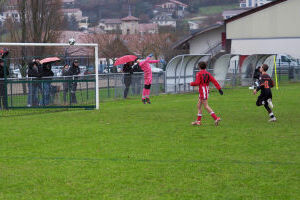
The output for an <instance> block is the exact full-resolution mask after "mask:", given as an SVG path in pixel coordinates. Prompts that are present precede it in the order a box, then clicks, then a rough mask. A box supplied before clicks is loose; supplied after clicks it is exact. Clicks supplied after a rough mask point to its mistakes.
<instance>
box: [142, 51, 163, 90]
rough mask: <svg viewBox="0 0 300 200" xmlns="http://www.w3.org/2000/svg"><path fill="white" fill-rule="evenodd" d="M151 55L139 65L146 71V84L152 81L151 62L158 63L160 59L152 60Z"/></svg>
mask: <svg viewBox="0 0 300 200" xmlns="http://www.w3.org/2000/svg"><path fill="white" fill-rule="evenodd" d="M150 58H151V57H147V58H146V60H144V61H141V62H140V63H139V66H140V67H141V69H142V70H143V71H144V84H145V85H150V84H151V83H152V69H151V66H150V63H158V62H159V60H150Z"/></svg>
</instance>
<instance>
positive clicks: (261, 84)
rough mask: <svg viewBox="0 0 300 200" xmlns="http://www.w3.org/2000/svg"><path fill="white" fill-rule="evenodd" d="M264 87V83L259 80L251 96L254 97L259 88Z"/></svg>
mask: <svg viewBox="0 0 300 200" xmlns="http://www.w3.org/2000/svg"><path fill="white" fill-rule="evenodd" d="M262 87H264V83H263V81H262V80H259V86H257V87H256V89H255V90H253V94H254V95H255V94H256V93H257V92H258V91H259V90H261V88H262Z"/></svg>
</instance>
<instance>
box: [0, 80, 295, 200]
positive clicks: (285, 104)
mask: <svg viewBox="0 0 300 200" xmlns="http://www.w3.org/2000/svg"><path fill="white" fill-rule="evenodd" d="M299 90H300V85H299V84H290V85H286V86H281V87H280V90H279V91H275V90H274V104H275V109H274V112H275V114H276V115H277V117H278V122H276V123H268V122H267V121H268V116H267V114H266V111H265V110H264V108H263V107H256V106H255V101H256V96H254V95H252V94H251V91H250V90H248V89H246V88H241V89H232V90H225V95H224V96H220V95H218V93H217V92H215V91H213V92H211V96H210V100H209V101H210V105H211V106H212V107H213V108H214V110H215V112H216V113H217V114H218V115H220V116H221V117H222V119H223V121H222V124H221V125H220V126H219V127H215V126H214V125H213V121H212V119H211V117H210V116H209V115H208V114H205V115H204V118H203V126H201V127H192V126H191V125H190V122H191V121H192V120H194V119H195V117H196V101H197V94H184V95H161V96H158V97H153V98H152V102H153V103H152V105H142V104H141V102H140V100H139V99H130V100H126V101H124V100H121V101H112V102H105V103H102V104H101V111H96V110H94V111H84V110H70V111H64V110H53V111H52V112H51V110H38V111H35V112H33V111H32V110H31V111H27V110H18V111H14V110H13V111H3V112H1V116H2V117H1V121H0V124H1V125H0V199H5V200H6V199H18V200H22V199H26V200H27V199H43V200H44V199H180V200H182V199H209V200H213V199H218V200H219V199H232V200H235V199H243V200H244V199H249V200H253V199H262V200H266V199H268V200H270V199H284V200H286V199H299V196H300V192H299V174H300V170H299V166H300V157H299V149H300V148H299V147H300V146H299V144H300V143H299V132H300V131H299V130H300V123H299V122H300V107H299V99H300V92H299ZM48 111H50V112H48ZM60 111H61V112H60ZM28 112H32V113H31V114H28Z"/></svg>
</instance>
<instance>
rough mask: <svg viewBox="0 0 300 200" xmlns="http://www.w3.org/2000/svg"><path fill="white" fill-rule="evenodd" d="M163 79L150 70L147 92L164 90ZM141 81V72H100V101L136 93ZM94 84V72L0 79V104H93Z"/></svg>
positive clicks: (20, 105) (8, 105)
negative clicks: (148, 90) (151, 78)
mask: <svg viewBox="0 0 300 200" xmlns="http://www.w3.org/2000/svg"><path fill="white" fill-rule="evenodd" d="M125 79H126V80H127V81H125ZM129 79H130V80H129ZM164 81H165V75H164V72H160V73H153V80H152V87H151V95H158V94H161V93H163V92H164V91H165V88H164V86H165V82H164ZM125 82H126V84H125ZM143 82H144V74H143V73H134V74H132V75H129V74H123V73H115V74H101V75H99V94H100V101H106V100H112V99H121V98H124V92H125V91H126V90H128V97H140V96H141V94H142V90H143V87H144V83H143ZM95 87H96V82H95V75H85V76H63V77H51V78H41V79H35V78H20V79H19V78H7V79H0V108H5V109H13V108H95V105H96V100H95V99H96V94H95Z"/></svg>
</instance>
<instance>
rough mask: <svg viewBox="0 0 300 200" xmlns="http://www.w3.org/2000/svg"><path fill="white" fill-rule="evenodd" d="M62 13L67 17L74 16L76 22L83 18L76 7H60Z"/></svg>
mask: <svg viewBox="0 0 300 200" xmlns="http://www.w3.org/2000/svg"><path fill="white" fill-rule="evenodd" d="M62 13H63V14H64V15H65V16H68V17H72V16H74V17H75V18H76V20H77V21H78V22H79V21H81V20H82V19H83V17H82V11H81V10H80V9H78V8H72V9H62Z"/></svg>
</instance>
